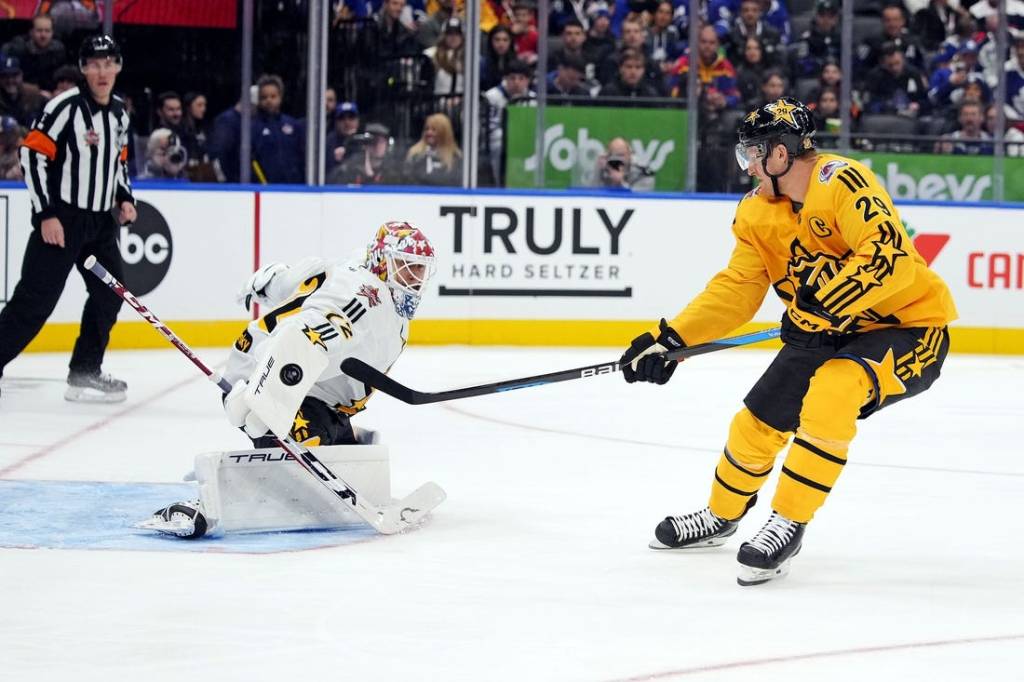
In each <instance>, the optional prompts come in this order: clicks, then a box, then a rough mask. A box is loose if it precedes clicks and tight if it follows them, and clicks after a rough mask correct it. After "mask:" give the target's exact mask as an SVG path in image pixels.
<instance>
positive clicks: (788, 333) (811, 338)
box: [782, 284, 845, 348]
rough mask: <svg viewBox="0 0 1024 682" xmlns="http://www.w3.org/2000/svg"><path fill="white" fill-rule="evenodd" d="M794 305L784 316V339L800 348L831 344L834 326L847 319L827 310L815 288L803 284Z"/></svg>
mask: <svg viewBox="0 0 1024 682" xmlns="http://www.w3.org/2000/svg"><path fill="white" fill-rule="evenodd" d="M793 303H794V307H793V308H787V309H786V313H785V314H784V315H783V316H782V341H783V342H784V343H787V344H789V345H791V346H797V347H799V348H819V347H821V346H822V345H823V344H829V343H830V342H831V341H832V340H833V339H831V338H830V337H832V336H834V334H835V333H834V332H833V331H832V329H833V327H836V326H839V325H840V324H842V323H843V322H844V321H845V320H844V319H843V318H839V317H836V316H835V315H833V314H832V313H830V312H828V311H827V310H825V306H823V305H822V304H821V302H820V301H819V300H818V297H817V296H816V295H815V291H814V289H813V288H811V287H809V286H807V285H806V284H804V285H801V286H800V288H799V289H797V292H796V300H795V301H793Z"/></svg>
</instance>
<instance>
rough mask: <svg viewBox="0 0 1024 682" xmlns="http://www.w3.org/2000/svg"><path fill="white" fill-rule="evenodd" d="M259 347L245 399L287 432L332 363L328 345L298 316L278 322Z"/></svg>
mask: <svg viewBox="0 0 1024 682" xmlns="http://www.w3.org/2000/svg"><path fill="white" fill-rule="evenodd" d="M325 321H326V320H325ZM321 346H323V347H321ZM260 350H261V359H260V362H258V363H257V366H256V370H255V371H254V373H253V375H252V377H250V378H249V383H248V385H247V386H246V388H245V392H244V401H245V403H246V405H247V406H248V407H249V409H250V410H252V412H253V414H255V415H256V416H257V417H258V418H259V419H260V421H262V422H263V423H264V424H266V425H267V428H269V429H270V430H271V431H272V432H273V433H275V434H277V435H282V434H286V433H288V432H289V431H290V427H291V426H292V423H293V421H294V419H295V414H296V412H298V411H299V406H300V405H301V404H302V401H303V399H304V398H305V397H306V394H307V393H308V392H309V389H310V388H312V387H313V385H314V384H315V383H316V382H317V379H319V378H320V375H321V374H323V372H324V370H325V369H327V366H328V364H330V363H329V359H328V355H327V350H326V345H325V344H322V342H321V341H320V340H319V334H318V332H316V330H315V329H314V328H312V327H311V326H310V325H309V324H308V323H307V322H305V321H304V320H302V319H298V320H295V321H291V320H289V321H288V322H287V323H283V324H281V325H279V326H278V328H277V329H275V330H274V333H273V334H272V335H271V336H270V338H269V339H267V341H266V342H265V343H264V345H263V348H261V349H260ZM250 435H251V434H250Z"/></svg>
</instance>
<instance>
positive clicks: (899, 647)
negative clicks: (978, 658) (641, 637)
mask: <svg viewBox="0 0 1024 682" xmlns="http://www.w3.org/2000/svg"><path fill="white" fill-rule="evenodd" d="M1018 639H1024V634H1018V635H996V636H994V637H963V638H961V639H942V640H936V641H933V642H910V643H907V644H887V645H881V646H866V647H857V648H855V649H837V650H834V651H817V652H813V653H808V654H794V655H793V656H778V657H773V658H754V659H751V660H749V661H732V662H728V663H712V664H711V665H701V666H696V667H693V668H680V669H679V670H663V671H661V672H656V673H650V674H647V675H637V676H635V677H622V678H616V679H614V680H609V682H643V681H644V680H667V679H671V678H676V677H688V676H690V675H698V674H700V673H709V672H715V671H718V670H733V669H736V668H756V667H759V666H765V665H775V664H779V663H793V662H795V661H809V660H814V659H819V658H833V657H838V656H855V655H858V654H878V653H885V652H889V651H907V650H909V649H926V648H933V647H943V646H959V645H963V644H983V643H986V642H1009V641H1013V640H1018Z"/></svg>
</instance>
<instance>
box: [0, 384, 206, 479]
mask: <svg viewBox="0 0 1024 682" xmlns="http://www.w3.org/2000/svg"><path fill="white" fill-rule="evenodd" d="M200 378H202V377H201V375H195V376H190V377H189V378H188V379H184V380H182V381H179V382H178V383H176V384H174V385H172V386H171V387H170V388H167V389H164V390H160V391H157V392H155V393H153V394H152V395H150V396H149V397H148V398H144V399H142V400H140V401H139V402H137V403H135V404H133V405H128V406H126V407H125V408H123V409H121V410H120V411H118V412H115V413H114V414H111V415H109V416H107V417H106V418H105V419H101V420H100V421H98V422H96V423H94V424H90V425H89V426H86V427H85V428H83V429H79V430H78V431H75V432H74V433H72V434H70V435H68V436H64V437H63V438H61V439H60V440H58V441H56V442H55V443H51V444H49V445H44V446H43V447H41V448H39V449H38V450H36V451H35V452H32V453H30V454H28V455H26V456H25V457H23V458H21V459H19V460H17V461H16V462H14V463H13V464H9V465H7V466H6V467H4V468H3V469H0V478H4V477H6V476H10V475H11V474H12V473H14V472H15V471H17V470H18V469H20V468H21V467H23V466H25V465H26V464H31V463H32V462H35V461H37V460H39V459H42V458H43V457H46V456H47V455H49V454H51V453H53V452H55V451H57V450H59V449H60V448H62V447H64V446H65V445H67V444H68V443H73V442H75V441H76V440H78V439H79V438H81V437H82V436H84V435H86V434H87V433H92V432H93V431H99V430H100V429H102V428H103V427H105V426H107V425H108V424H110V423H111V422H113V421H115V420H117V419H120V418H121V417H123V416H125V415H126V414H131V413H132V412H134V411H136V410H138V409H139V408H141V407H145V406H146V405H149V404H150V403H152V402H154V401H156V400H159V399H160V398H163V397H164V396H166V395H168V394H170V393H172V392H174V391H177V390H178V389H179V388H181V387H182V386H185V385H186V384H190V383H192V382H193V381H197V380H198V379H200Z"/></svg>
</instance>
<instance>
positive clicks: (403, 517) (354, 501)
mask: <svg viewBox="0 0 1024 682" xmlns="http://www.w3.org/2000/svg"><path fill="white" fill-rule="evenodd" d="M84 265H85V267H86V269H87V270H89V271H90V272H92V274H94V275H96V276H97V277H98V278H99V279H100V280H101V281H102V282H103V283H104V284H106V285H107V286H108V287H110V288H111V289H112V290H113V291H114V293H115V294H117V295H118V296H120V297H121V298H122V299H123V300H124V301H125V302H126V303H128V305H130V306H131V307H132V308H134V309H135V312H137V313H138V314H139V315H141V316H142V318H143V319H145V320H146V321H147V322H149V323H150V324H151V325H153V327H154V328H155V329H156V330H157V331H158V332H160V333H161V334H163V335H164V336H165V337H166V338H167V340H168V341H170V342H171V344H173V345H174V347H175V348H177V349H178V350H180V351H181V352H182V353H183V354H184V355H185V357H187V358H188V359H189V360H191V361H192V364H194V365H195V366H196V367H198V368H199V369H200V370H201V371H202V372H203V374H205V375H206V376H207V378H209V380H210V381H212V382H213V383H215V384H217V386H218V388H220V390H221V391H223V392H224V393H229V392H230V391H231V384H229V383H228V382H227V380H226V379H224V377H222V376H220V374H218V373H216V372H214V371H213V370H212V369H210V368H209V367H208V366H207V365H206V363H204V362H203V361H202V360H200V359H199V356H197V355H196V354H195V353H194V352H192V349H191V348H189V347H188V346H187V345H186V344H185V342H184V341H182V340H181V339H179V338H178V337H177V335H175V333H174V332H172V331H171V330H170V329H169V328H168V327H167V325H165V324H164V323H163V322H161V321H160V320H159V318H157V316H156V315H154V314H153V313H152V312H151V311H150V310H149V308H147V307H146V306H144V305H142V303H140V302H139V300H138V299H137V298H135V296H134V295H133V294H132V292H130V291H128V289H126V288H125V286H124V285H123V284H121V282H119V281H117V278H115V277H114V276H113V275H111V274H110V273H109V272H107V270H106V268H104V267H103V266H102V265H100V264H99V263H97V262H96V257H95V256H89V257H88V258H86V259H85V263H84ZM274 438H275V439H276V440H277V444H278V445H280V446H281V448H282V449H283V450H284V451H285V452H286V453H288V454H289V455H291V457H290V459H294V460H295V461H296V462H297V463H298V464H299V465H301V466H302V467H303V468H304V469H305V470H306V471H308V472H309V473H310V474H312V475H313V476H314V477H315V478H316V480H318V481H320V483H322V484H323V485H324V486H325V487H326V488H327V489H328V490H330V491H331V492H332V493H334V495H335V496H336V497H337V501H338V504H345V505H346V506H348V507H350V508H351V509H352V510H353V511H354V512H355V513H356V514H358V515H359V517H360V518H361V519H363V520H364V521H366V522H367V523H368V524H370V525H371V526H372V527H373V528H375V529H376V530H377V531H378V532H380V533H382V534H384V535H391V534H393V533H399V532H401V531H403V530H405V529H407V528H409V527H411V526H414V525H416V524H417V523H418V522H419V521H420V520H421V519H422V518H423V517H424V516H426V515H427V513H428V512H430V510H431V509H433V508H434V507H436V506H437V505H439V504H441V503H442V502H443V501H444V499H445V493H444V490H442V489H441V487H440V486H439V485H437V484H436V483H433V482H428V483H424V484H423V485H421V486H420V487H419V488H417V489H416V490H414V491H413V492H412V493H410V494H409V495H407V496H406V497H405V498H403V499H401V500H398V501H397V502H394V503H392V504H390V505H387V506H383V507H378V506H377V505H375V504H373V503H372V502H369V501H367V499H366V498H365V497H363V496H362V495H360V494H359V493H358V492H357V491H356V489H355V488H353V487H352V486H351V485H349V484H348V483H346V482H345V481H343V480H342V479H340V478H338V477H337V476H336V475H335V474H334V472H332V471H331V470H330V469H328V468H327V466H326V465H325V464H324V463H323V462H321V461H320V460H319V459H317V457H316V455H314V454H313V453H312V452H310V451H309V449H308V448H306V447H305V446H303V445H301V444H300V443H296V442H295V441H294V440H292V439H291V438H289V437H288V436H287V435H285V436H283V437H282V436H278V435H277V434H274Z"/></svg>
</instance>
